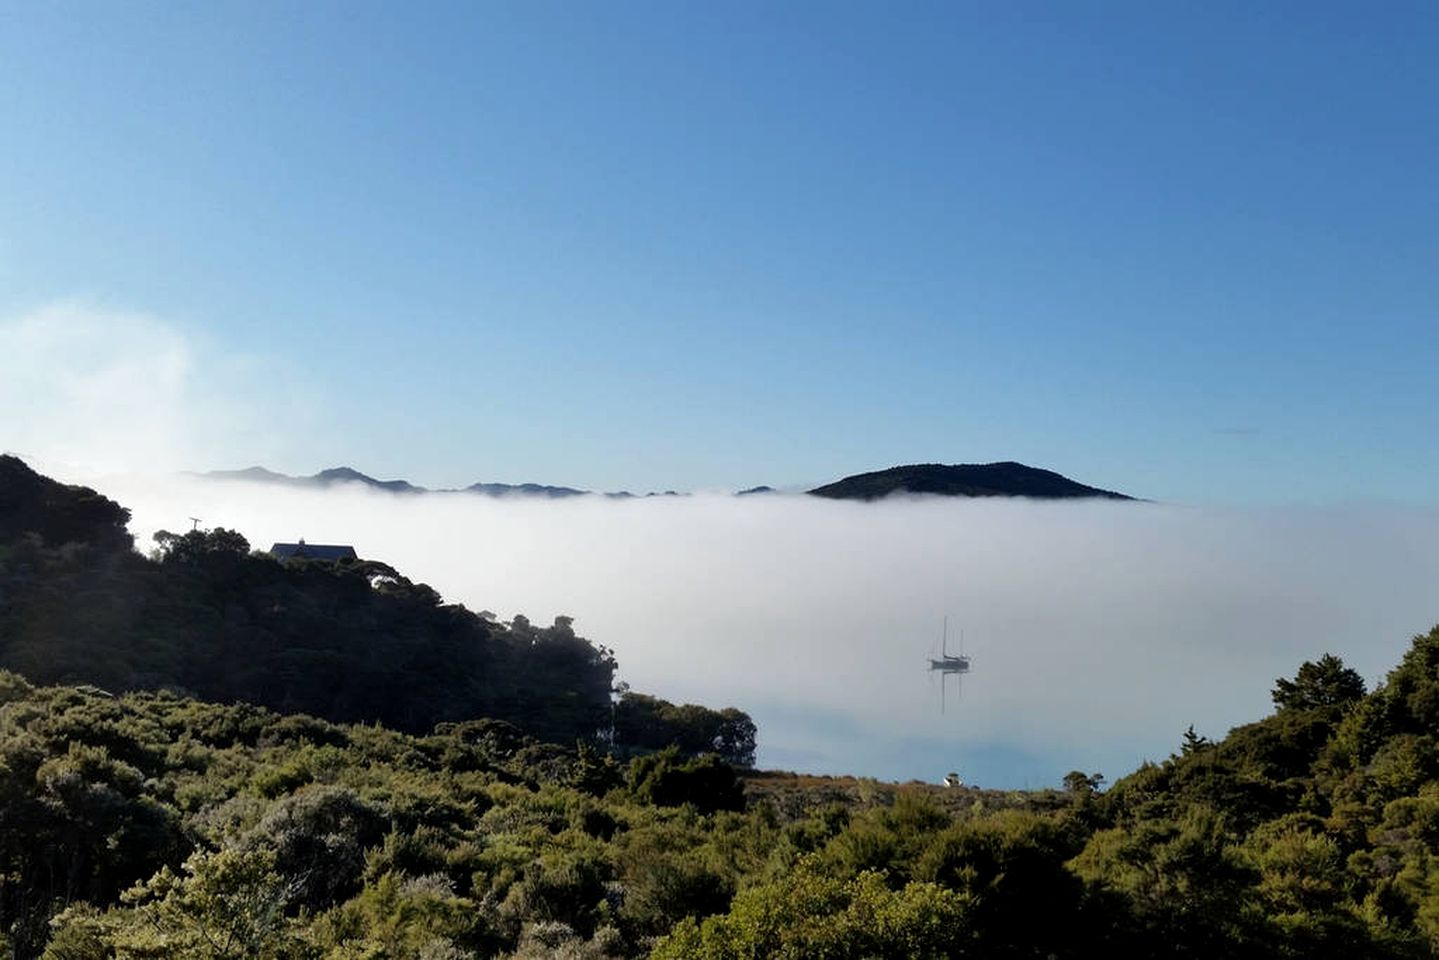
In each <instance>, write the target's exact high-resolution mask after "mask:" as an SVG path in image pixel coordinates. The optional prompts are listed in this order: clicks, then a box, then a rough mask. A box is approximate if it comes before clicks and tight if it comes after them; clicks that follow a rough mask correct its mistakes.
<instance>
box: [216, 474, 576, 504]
mask: <svg viewBox="0 0 1439 960" xmlns="http://www.w3.org/2000/svg"><path fill="white" fill-rule="evenodd" d="M198 476H201V477H204V478H205V479H207V480H243V481H246V482H249V483H273V484H278V485H281V486H287V487H331V486H334V485H335V484H339V483H359V484H363V485H365V486H367V487H373V488H374V489H376V490H383V491H385V492H386V493H478V494H482V495H484V496H489V497H505V496H526V497H574V496H580V495H582V494H586V493H588V492H589V491H588V490H576V489H575V488H574V487H555V486H550V485H548V484H543V483H472V484H470V485H469V486H468V487H465V488H464V489H462V490H456V489H436V490H431V489H430V488H429V487H422V486H419V485H418V484H414V483H411V482H410V481H408V480H377V479H376V478H374V477H372V476H370V475H369V474H367V473H361V472H360V471H359V470H356V469H354V468H353V467H330V468H329V469H327V470H321V471H320V472H319V473H315V474H311V475H310V476H308V477H294V476H290V475H289V474H287V473H277V472H275V471H274V470H267V469H266V468H264V467H259V466H256V467H246V468H245V469H243V470H210V471H208V472H206V473H201V474H198Z"/></svg>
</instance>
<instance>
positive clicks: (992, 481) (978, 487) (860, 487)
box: [809, 460, 1135, 500]
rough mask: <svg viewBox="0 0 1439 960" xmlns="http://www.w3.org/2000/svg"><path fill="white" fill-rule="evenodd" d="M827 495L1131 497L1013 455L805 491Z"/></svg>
mask: <svg viewBox="0 0 1439 960" xmlns="http://www.w3.org/2000/svg"><path fill="white" fill-rule="evenodd" d="M809 492H810V493H811V494H813V495H814V496H816V497H828V498H829V499H831V500H879V499H881V498H883V497H887V496H890V495H891V494H932V495H936V496H943V497H1032V498H1034V499H1037V500H1079V499H1085V498H1097V499H1102V500H1134V499H1135V498H1134V497H1131V496H1128V495H1127V494H1123V493H1115V492H1114V491H1113V490H1100V489H1099V488H1097V487H1090V486H1086V485H1084V484H1082V483H1079V482H1077V481H1075V480H1071V479H1069V478H1068V477H1066V476H1064V475H1062V474H1058V473H1055V472H1054V471H1053V470H1042V469H1040V468H1039V467H1030V466H1026V465H1025V464H1022V463H1015V462H1014V461H1013V460H1006V461H1004V462H1002V463H955V464H948V465H946V464H942V463H915V464H910V465H908V466H903V467H890V468H889V469H888V470H876V471H874V472H873V473H859V474H855V475H854V476H852V477H845V478H844V479H843V480H836V481H835V482H834V483H828V484H825V485H824V486H822V487H815V488H814V489H813V490H811V491H809Z"/></svg>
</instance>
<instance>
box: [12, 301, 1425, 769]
mask: <svg viewBox="0 0 1439 960" xmlns="http://www.w3.org/2000/svg"><path fill="white" fill-rule="evenodd" d="M302 380H303V378H300V377H295V376H289V375H287V374H286V372H285V370H284V369H283V364H276V363H274V362H273V361H267V362H265V363H263V364H261V363H260V362H259V360H258V359H256V358H251V359H250V360H249V361H246V360H245V359H244V358H236V357H232V356H221V355H220V354H218V353H217V352H216V351H213V350H207V349H205V348H204V346H203V345H202V344H199V343H197V342H196V341H194V339H193V338H192V337H190V336H188V335H186V334H185V332H184V331H183V330H182V329H181V328H179V327H177V326H175V325H173V324H166V323H163V322H160V321H158V320H156V319H154V318H150V317H145V316H140V315H134V314H120V313H114V312H106V311H97V310H95V309H91V308H86V307H83V306H77V305H74V304H60V305H55V306H51V307H47V308H45V309H41V310H37V311H34V312H32V313H30V314H28V315H26V316H23V317H18V318H12V319H9V320H3V319H0V409H4V410H7V411H9V413H10V415H9V417H8V418H6V419H4V420H0V449H6V450H11V451H15V452H19V453H20V454H22V455H24V456H26V458H27V459H28V460H29V461H30V462H31V463H32V465H34V466H36V467H37V468H38V469H41V470H43V471H45V472H47V473H49V474H51V475H52V476H55V477H57V478H58V479H62V480H66V481H69V482H86V483H90V484H92V485H94V486H96V487H97V488H99V489H100V490H102V491H103V492H105V493H107V494H108V495H110V496H112V497H114V498H115V499H117V500H119V501H121V502H122V503H124V504H125V505H126V506H128V507H130V508H131V509H132V510H133V511H134V517H135V519H134V523H133V524H132V529H133V530H134V532H135V533H136V534H137V537H138V538H139V540H140V541H141V544H142V546H148V543H149V537H150V535H151V533H153V532H154V531H155V530H157V529H160V528H162V527H164V528H169V529H172V530H176V529H181V530H182V529H186V528H187V527H188V525H189V520H188V519H187V518H189V517H200V518H202V520H203V522H204V524H205V525H206V526H225V527H231V528H235V529H238V530H240V531H241V532H242V533H244V534H245V535H246V536H247V537H249V538H250V540H251V542H252V543H253V544H254V545H255V546H257V547H261V548H263V547H268V546H269V544H270V543H271V542H272V541H274V540H293V539H295V538H297V537H305V538H307V539H309V540H310V541H312V542H336V541H338V542H345V543H353V544H354V545H355V547H356V548H357V549H358V550H359V551H360V553H361V554H362V555H364V556H368V557H375V558H379V559H383V560H386V561H389V562H391V563H393V564H395V565H396V566H397V567H399V568H400V569H401V570H403V571H405V572H406V573H407V574H408V575H409V576H411V577H413V578H415V579H417V580H423V581H426V582H429V583H430V584H432V585H433V586H435V587H436V588H437V589H439V590H440V591H441V592H442V593H443V594H444V595H445V596H446V597H447V598H448V599H451V600H455V601H459V602H463V603H465V604H466V605H468V606H470V607H472V608H475V609H488V610H492V611H494V612H495V613H497V614H499V615H500V616H502V617H509V616H512V615H514V614H516V613H524V614H525V615H527V616H529V617H531V618H532V619H535V620H541V621H548V620H549V619H550V618H552V617H554V616H555V615H557V614H567V615H571V616H574V617H576V618H577V619H576V626H577V628H578V629H580V630H581V631H582V632H583V633H584V634H585V635H586V636H588V637H590V638H591V639H593V640H594V641H595V642H597V643H602V644H605V645H606V646H609V647H612V648H613V649H614V650H615V651H616V653H617V655H618V657H619V661H620V667H621V678H622V679H624V680H626V681H628V682H629V683H631V684H632V685H633V686H634V687H635V688H637V689H640V690H644V691H649V692H653V693H656V694H659V695H661V696H664V697H667V698H669V699H672V700H691V701H698V702H702V703H707V704H710V705H714V706H724V705H730V704H733V705H736V706H739V707H742V708H743V709H745V710H748V711H749V712H750V713H751V714H752V715H753V716H754V717H755V719H756V720H757V721H758V723H759V725H760V744H761V749H760V760H761V762H762V763H765V764H768V765H773V766H778V767H787V768H792V769H802V770H812V771H825V772H850V773H859V774H868V775H872V776H878V777H885V778H901V779H903V778H910V777H920V778H924V779H931V780H932V779H936V778H938V777H940V776H942V775H943V774H944V773H945V772H947V771H949V770H958V771H959V772H960V773H961V775H962V776H964V777H965V778H966V779H968V780H970V781H972V782H978V783H981V784H986V785H999V786H1010V785H1014V786H1021V785H1024V784H1030V785H1042V784H1053V783H1057V782H1058V780H1059V778H1060V777H1061V776H1062V775H1063V774H1064V773H1065V772H1066V771H1068V770H1070V769H1073V768H1082V769H1084V770H1087V771H1095V770H1099V771H1103V772H1104V773H1105V774H1107V775H1109V776H1110V777H1111V778H1113V777H1115V776H1118V775H1120V774H1122V773H1125V772H1127V771H1129V770H1131V769H1133V768H1134V766H1135V765H1136V764H1138V763H1139V762H1140V761H1141V760H1143V759H1145V758H1153V759H1158V758H1162V757H1163V756H1165V755H1167V754H1168V753H1169V752H1171V751H1172V750H1173V749H1175V747H1176V745H1177V743H1178V742H1179V739H1180V736H1181V734H1182V732H1183V730H1184V729H1185V728H1186V727H1187V726H1189V725H1190V724H1193V725H1194V726H1195V728H1196V730H1198V731H1199V732H1200V733H1203V734H1207V735H1210V736H1220V735H1222V734H1223V733H1224V732H1225V731H1226V730H1227V729H1228V728H1229V727H1230V726H1232V725H1234V724H1237V723H1242V722H1246V721H1248V720H1251V719H1254V718H1257V717H1258V716H1261V715H1262V714H1264V713H1265V712H1266V711H1267V710H1268V709H1269V697H1268V691H1269V689H1270V687H1271V685H1272V683H1273V681H1274V679H1275V678H1276V677H1279V676H1282V675H1292V674H1293V672H1294V670H1295V669H1297V667H1298V665H1299V663H1301V662H1302V661H1303V660H1306V659H1313V658H1315V657H1317V656H1319V655H1321V654H1323V653H1325V652H1334V653H1337V654H1339V655H1341V656H1343V657H1344V658H1345V659H1346V660H1347V661H1348V662H1349V663H1350V664H1351V665H1352V666H1354V667H1355V668H1356V669H1358V670H1359V671H1360V672H1361V673H1362V674H1363V675H1364V676H1365V677H1366V678H1367V679H1369V680H1370V681H1371V682H1372V681H1373V680H1374V679H1375V678H1377V677H1380V676H1382V675H1383V674H1384V673H1385V672H1386V671H1387V670H1388V669H1389V668H1390V667H1391V666H1392V665H1393V664H1394V663H1395V662H1396V661H1397V660H1398V658H1399V657H1400V656H1401V655H1402V653H1403V651H1404V649H1405V648H1406V647H1407V644H1408V638H1409V637H1410V636H1412V635H1413V634H1414V633H1416V632H1419V631H1421V630H1426V629H1428V627H1429V626H1431V625H1432V624H1433V623H1434V622H1435V621H1436V620H1439V599H1436V594H1435V589H1434V585H1435V584H1436V582H1439V512H1436V511H1433V510H1429V511H1426V510H1421V509H1398V508H1379V507H1373V508H1369V507H1344V508H1333V509H1303V510H1301V509H1294V510H1250V511H1244V510H1219V509H1200V508H1186V507H1177V506H1163V505H1158V504H1145V503H1100V502H1094V503H1090V502H1069V503H1035V502H1023V501H995V500H987V501H962V500H907V501H906V500H898V501H886V502H882V503H873V504H856V503H846V502H832V501H826V500H819V499H814V498H808V497H804V496H760V497H744V498H735V497H730V496H724V495H713V496H695V497H686V498H655V499H648V500H635V501H613V500H605V499H602V498H576V499H569V500H559V501H549V500H514V499H510V500H494V499H487V498H483V497H476V496H471V495H464V494H454V495H428V496H424V497H396V496H391V495H387V494H378V493H374V492H372V491H367V490H364V489H350V488H339V489H331V490H325V491H320V490H306V489H289V488H277V487H264V486H253V485H247V484H241V483H219V482H206V481H200V480H195V479H187V478H183V477H177V476H175V475H174V474H172V473H169V472H168V471H171V470H175V469H179V468H193V467H198V468H204V467H207V466H215V465H223V466H233V465H236V464H237V463H249V462H254V461H256V460H260V461H263V462H266V463H268V464H270V465H272V466H284V465H286V463H293V462H295V461H294V459H293V457H294V454H295V452H296V451H295V450H293V449H290V450H284V449H283V445H284V444H286V443H298V442H299V441H300V439H301V438H302V437H304V436H305V435H306V434H307V431H306V430H303V429H301V428H300V427H301V426H302V425H297V424H296V422H295V418H296V417H310V418H315V417H323V410H322V409H318V412H317V408H319V407H321V406H322V405H318V404H310V403H305V402H298V401H297V398H296V397H295V396H293V395H290V394H286V393H282V392H280V391H283V390H287V389H289V388H287V387H285V384H287V383H290V382H301V381H302ZM316 432H317V431H314V430H310V431H308V433H309V435H314V434H315V433H316ZM321 432H322V431H321ZM282 453H289V454H291V456H290V457H282V456H281V454H282ZM272 454H273V455H276V456H277V457H279V459H275V460H271V459H269V457H270V456H271V455H272ZM310 455H311V456H313V455H315V454H313V452H311V454H310ZM304 463H305V464H306V465H307V466H308V467H309V468H310V469H314V468H317V467H319V466H321V465H323V464H319V463H310V462H309V461H308V460H305V461H304ZM358 466H364V464H358ZM140 470H146V471H148V472H149V475H148V476H142V475H141V474H140V473H138V472H137V471H140ZM162 471H163V472H162ZM412 479H415V480H417V481H421V482H422V481H423V480H424V479H425V478H423V477H413V478H412ZM537 479H551V478H537ZM946 615H947V616H948V617H949V618H950V625H951V628H952V633H951V636H952V637H954V638H955V640H956V641H957V640H958V637H959V633H960V631H961V630H962V631H963V634H964V644H965V649H966V651H967V652H968V653H970V654H972V655H973V658H974V671H973V673H972V674H971V675H970V676H968V677H966V678H965V679H964V686H963V691H962V694H961V695H959V696H953V695H952V696H951V697H950V698H949V705H948V710H947V712H945V713H943V714H941V713H940V709H939V707H940V701H939V689H938V687H937V686H936V679H935V678H934V677H933V676H931V675H930V674H929V673H928V672H927V670H926V665H927V664H926V658H927V657H928V656H929V654H930V653H931V650H932V648H933V646H934V645H935V643H936V641H937V640H938V636H939V630H940V624H941V622H942V619H943V618H944V617H945V616H946ZM950 692H951V694H954V693H956V689H955V687H953V686H951V687H950Z"/></svg>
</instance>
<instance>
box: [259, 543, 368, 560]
mask: <svg viewBox="0 0 1439 960" xmlns="http://www.w3.org/2000/svg"><path fill="white" fill-rule="evenodd" d="M270 556H272V557H275V558H276V559H279V560H292V559H301V560H354V559H355V556H356V555H355V548H354V547H352V546H349V545H348V544H338V543H306V542H305V541H303V540H301V541H300V542H299V543H277V544H275V545H274V546H272V547H271V548H270Z"/></svg>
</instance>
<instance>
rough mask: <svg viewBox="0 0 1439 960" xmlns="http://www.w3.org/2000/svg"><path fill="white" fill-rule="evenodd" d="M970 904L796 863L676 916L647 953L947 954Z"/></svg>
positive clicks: (878, 878)
mask: <svg viewBox="0 0 1439 960" xmlns="http://www.w3.org/2000/svg"><path fill="white" fill-rule="evenodd" d="M972 908H973V901H972V899H971V898H969V897H967V896H965V895H963V894H960V893H956V892H954V891H952V890H946V889H944V888H943V887H940V886H938V885H936V884H932V883H910V884H907V885H905V886H904V887H902V888H901V889H899V890H892V889H890V886H889V884H888V883H887V882H886V879H885V876H884V875H883V874H882V873H879V872H876V871H866V872H864V873H861V874H859V875H858V876H855V877H850V878H847V879H840V878H837V877H831V876H825V875H823V874H819V873H816V872H814V871H811V870H801V871H799V872H798V873H797V874H795V875H794V876H792V877H789V878H787V879H786V880H784V881H782V882H779V883H772V884H767V885H765V886H761V887H755V888H753V889H751V890H747V891H745V892H744V893H741V894H740V895H739V896H738V897H736V898H735V903H734V907H733V909H732V910H731V911H730V912H729V913H728V914H726V915H724V916H718V917H711V918H710V919H708V920H705V921H703V922H702V923H697V922H696V921H694V920H687V921H685V922H683V923H681V924H680V925H679V926H678V927H676V928H675V931H674V932H673V933H672V934H670V935H669V936H668V937H667V938H665V940H663V941H661V942H660V944H659V945H658V946H657V947H656V948H655V950H654V953H653V954H652V957H654V958H655V960H741V958H750V957H773V958H791V960H807V958H810V957H827V958H835V960H848V958H854V960H860V958H869V957H910V958H915V960H921V958H940V957H951V956H956V955H959V954H960V952H961V950H962V949H963V945H965V944H966V942H967V941H968V940H969V939H970V938H971V937H972V935H973V929H972V924H971V918H970V912H971V910H972Z"/></svg>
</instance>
